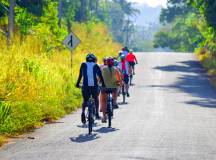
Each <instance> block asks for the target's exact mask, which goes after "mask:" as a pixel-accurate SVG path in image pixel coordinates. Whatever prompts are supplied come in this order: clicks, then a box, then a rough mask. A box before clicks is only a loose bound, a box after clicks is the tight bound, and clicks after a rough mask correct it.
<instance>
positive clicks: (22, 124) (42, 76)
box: [0, 23, 121, 134]
mask: <svg viewBox="0 0 216 160" xmlns="http://www.w3.org/2000/svg"><path fill="white" fill-rule="evenodd" d="M73 31H74V32H75V33H76V34H77V36H78V37H79V38H80V39H81V42H82V43H81V44H80V45H79V47H78V48H77V49H76V50H75V51H74V52H73V69H72V73H73V77H71V68H70V54H71V53H70V52H69V51H68V50H67V49H59V48H56V49H53V50H52V51H49V52H48V51H47V50H46V49H45V47H44V44H43V40H42V39H41V38H40V37H38V36H34V35H31V36H27V37H20V36H16V38H15V39H14V43H13V44H12V45H11V46H10V47H9V48H8V47H7V45H6V40H5V38H4V37H0V38H1V41H0V73H1V74H0V101H2V102H3V103H7V104H10V106H11V112H10V115H9V117H8V118H7V119H6V120H5V122H4V123H3V124H0V133H1V134H17V133H22V132H25V131H27V130H28V129H31V128H34V127H36V126H39V125H41V124H42V120H44V119H48V120H55V119H58V118H60V117H62V116H64V115H65V114H67V113H70V112H71V111H73V110H75V109H76V108H77V107H79V106H80V104H81V94H80V91H79V90H78V89H76V88H75V87H74V82H75V81H76V78H77V74H78V71H79V66H80V64H81V62H83V61H84V60H85V56H86V54H87V53H88V52H94V53H95V54H96V55H97V56H98V59H99V61H100V60H102V58H103V57H104V56H110V55H115V54H116V53H117V51H118V50H119V48H120V47H121V46H120V45H119V44H117V43H115V42H113V40H112V37H111V36H110V35H109V32H108V30H107V28H106V27H105V26H104V25H103V24H101V23H97V24H96V23H89V24H74V25H73ZM21 39H22V40H21ZM72 123H73V122H72Z"/></svg>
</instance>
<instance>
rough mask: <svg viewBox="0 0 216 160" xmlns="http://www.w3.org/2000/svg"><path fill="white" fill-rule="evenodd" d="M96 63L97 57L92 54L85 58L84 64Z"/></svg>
mask: <svg viewBox="0 0 216 160" xmlns="http://www.w3.org/2000/svg"><path fill="white" fill-rule="evenodd" d="M96 61H97V57H96V56H95V55H94V54H93V53H89V54H88V55H87V56H86V62H96Z"/></svg>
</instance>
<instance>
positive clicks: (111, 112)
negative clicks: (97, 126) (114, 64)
mask: <svg viewBox="0 0 216 160" xmlns="http://www.w3.org/2000/svg"><path fill="white" fill-rule="evenodd" d="M103 91H104V92H105V93H106V94H107V108H106V109H107V117H108V127H109V128H110V127H111V126H112V117H113V115H114V107H113V97H112V93H113V92H115V91H116V89H114V88H105V89H103Z"/></svg>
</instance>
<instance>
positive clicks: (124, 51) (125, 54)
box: [122, 47, 129, 57]
mask: <svg viewBox="0 0 216 160" xmlns="http://www.w3.org/2000/svg"><path fill="white" fill-rule="evenodd" d="M128 53H129V50H128V48H127V47H124V48H122V54H123V55H124V56H125V57H126V56H127V55H128Z"/></svg>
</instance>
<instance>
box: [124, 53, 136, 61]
mask: <svg viewBox="0 0 216 160" xmlns="http://www.w3.org/2000/svg"><path fill="white" fill-rule="evenodd" d="M126 60H127V61H128V62H135V61H136V56H135V55H134V54H133V53H129V54H128V55H127V57H126Z"/></svg>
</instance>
